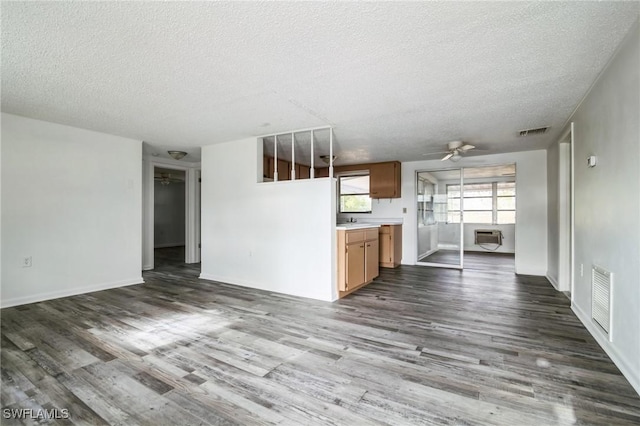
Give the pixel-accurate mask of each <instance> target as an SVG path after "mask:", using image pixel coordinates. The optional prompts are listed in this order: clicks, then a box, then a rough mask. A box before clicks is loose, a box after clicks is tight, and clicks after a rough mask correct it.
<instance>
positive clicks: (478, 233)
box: [416, 164, 516, 273]
mask: <svg viewBox="0 0 640 426" xmlns="http://www.w3.org/2000/svg"><path fill="white" fill-rule="evenodd" d="M416 179H417V181H416V202H417V212H418V215H417V216H418V217H417V221H418V226H417V229H418V236H417V237H418V238H417V242H418V261H417V264H418V265H423V266H435V267H444V268H457V269H463V268H466V269H494V268H499V269H500V270H503V271H507V272H513V273H515V221H516V193H515V191H516V185H515V182H516V167H515V164H506V165H498V166H487V167H466V168H456V169H446V170H427V171H419V172H417V174H416Z"/></svg>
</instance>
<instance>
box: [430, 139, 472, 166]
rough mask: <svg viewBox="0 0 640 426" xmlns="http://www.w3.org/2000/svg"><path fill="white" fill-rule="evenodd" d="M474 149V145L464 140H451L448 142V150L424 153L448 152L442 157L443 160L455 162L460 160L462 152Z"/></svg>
mask: <svg viewBox="0 0 640 426" xmlns="http://www.w3.org/2000/svg"><path fill="white" fill-rule="evenodd" d="M472 149H475V146H474V145H471V144H468V143H464V142H462V141H451V142H449V143H448V144H447V151H440V152H430V153H427V154H424V155H437V154H446V155H445V156H444V157H442V160H441V161H447V160H451V161H454V162H455V161H459V160H460V159H461V158H462V154H464V153H466V152H467V151H470V150H472Z"/></svg>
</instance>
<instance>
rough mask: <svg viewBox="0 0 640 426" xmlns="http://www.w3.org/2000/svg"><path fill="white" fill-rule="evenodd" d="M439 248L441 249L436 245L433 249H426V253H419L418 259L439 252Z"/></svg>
mask: <svg viewBox="0 0 640 426" xmlns="http://www.w3.org/2000/svg"><path fill="white" fill-rule="evenodd" d="M438 250H440V249H439V248H437V247H436V248H432V249H431V250H429V251H426V252H424V253H422V254H419V255H418V259H421V258H423V257H427V256H431V255H432V254H433V253H435V252H437V251H438ZM418 262H420V261H418ZM423 263H427V262H423Z"/></svg>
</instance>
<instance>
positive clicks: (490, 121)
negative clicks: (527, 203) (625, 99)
mask: <svg viewBox="0 0 640 426" xmlns="http://www.w3.org/2000/svg"><path fill="white" fill-rule="evenodd" d="M1 7H2V110H3V111H5V112H9V113H14V114H19V115H24V116H27V117H33V118H38V119H43V120H48V121H53V122H57V123H63V124H68V125H72V126H77V127H82V128H88V129H92V130H97V131H101V132H106V133H111V134H116V135H121V136H126V137H130V138H135V139H140V140H144V141H146V142H147V143H149V144H151V145H157V146H159V147H162V149H166V148H167V147H173V148H181V149H184V148H189V147H198V146H202V145H208V144H212V143H219V142H224V141H229V140H235V139H240V138H244V137H249V136H257V135H264V134H270V133H276V132H281V131H287V130H290V129H297V128H308V127H317V126H323V125H332V126H334V127H335V135H336V153H337V155H338V156H339V159H340V160H339V162H338V164H340V162H342V163H343V164H344V163H349V162H356V161H382V160H390V159H398V160H417V159H421V158H422V153H424V152H432V151H439V150H442V148H444V146H445V144H446V142H448V141H450V140H464V141H467V142H470V143H473V144H474V145H476V146H478V147H479V148H484V149H485V151H479V150H478V151H477V152H475V153H474V152H470V153H469V155H478V154H483V153H484V154H486V153H497V152H509V151H522V150H529V149H537V148H545V147H546V146H547V145H548V144H549V143H550V142H551V141H552V140H554V139H555V138H557V137H558V136H559V132H560V131H561V127H562V125H563V124H564V123H565V121H566V120H567V119H568V118H569V116H570V114H571V113H572V111H573V110H574V109H575V107H576V106H577V104H578V103H579V102H580V100H581V99H582V97H583V96H584V95H585V94H586V92H587V91H588V89H589V87H590V86H591V84H592V83H593V82H594V80H595V79H596V77H597V76H598V74H599V72H601V71H602V69H603V68H604V66H605V65H606V63H607V61H608V60H609V58H610V57H611V56H612V54H613V53H614V51H615V48H616V47H617V46H618V44H619V43H620V42H621V40H622V38H623V37H624V35H625V33H626V32H627V30H628V29H629V28H630V27H631V25H632V24H633V21H635V20H636V19H638V11H639V3H638V2H628V3H625V2H508V3H505V2H497V3H494V2H463V3H458V2H412V3H398V2H381V3H370V2H360V3H336V2H319V3H316V2H303V3H300V2H286V3H285V2H282V3H280V2H233V3H222V2H2V6H1ZM541 126H551V130H550V131H549V132H548V133H547V134H545V135H542V136H532V137H528V138H517V137H516V132H517V131H519V130H522V129H526V128H532V127H541Z"/></svg>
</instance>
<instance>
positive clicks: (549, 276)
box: [545, 274, 560, 291]
mask: <svg viewBox="0 0 640 426" xmlns="http://www.w3.org/2000/svg"><path fill="white" fill-rule="evenodd" d="M545 278H546V279H547V281H549V282H550V283H551V285H552V286H553V288H555V289H556V290H558V291H560V287H559V286H558V281H556V279H555V278H553V277H552V276H551V275H549V274H547V275H545Z"/></svg>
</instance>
